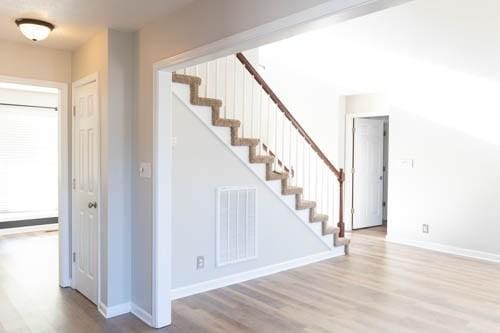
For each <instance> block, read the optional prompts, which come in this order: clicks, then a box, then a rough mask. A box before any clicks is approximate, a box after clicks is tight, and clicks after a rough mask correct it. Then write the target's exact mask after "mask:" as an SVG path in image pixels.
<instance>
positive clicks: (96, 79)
mask: <svg viewBox="0 0 500 333" xmlns="http://www.w3.org/2000/svg"><path fill="white" fill-rule="evenodd" d="M92 82H95V83H96V90H97V101H96V103H97V108H98V110H97V132H96V135H97V142H98V148H99V152H98V154H97V165H98V170H97V215H96V216H97V304H96V307H97V308H98V309H100V304H101V213H102V211H101V112H102V110H101V105H100V94H99V74H98V73H93V74H90V75H87V76H85V77H83V78H81V79H80V80H77V81H75V82H73V83H72V85H71V91H72V96H71V109H72V110H73V109H74V107H75V94H74V91H75V90H76V89H77V88H78V87H81V86H84V85H86V84H89V83H92ZM71 119H72V120H73V117H71ZM71 133H72V145H71V151H72V154H71V162H72V163H71V173H72V174H74V173H75V170H74V167H75V163H73V162H74V156H73V152H74V151H75V150H74V144H75V140H74V138H75V135H76V131H75V122H74V121H71ZM71 191H73V189H71ZM75 204H76V202H75V198H74V197H73V196H72V200H71V208H72V209H71V211H72V218H73V220H76V217H75V213H76V210H75V209H73V207H74V206H75ZM75 239H76V235H75V228H71V244H70V253H71V254H72V253H73V252H74V245H75V244H74V242H73V240H75ZM75 266H76V265H75V264H74V262H73V260H71V276H74V272H75V268H76V267H75ZM71 288H73V289H76V288H75V285H74V280H72V281H71Z"/></svg>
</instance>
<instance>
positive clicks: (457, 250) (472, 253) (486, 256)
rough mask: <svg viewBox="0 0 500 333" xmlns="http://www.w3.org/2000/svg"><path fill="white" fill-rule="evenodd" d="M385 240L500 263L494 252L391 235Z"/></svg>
mask: <svg viewBox="0 0 500 333" xmlns="http://www.w3.org/2000/svg"><path fill="white" fill-rule="evenodd" d="M385 240H386V241H387V242H391V243H396V244H402V245H408V246H414V247H418V248H422V249H426V250H431V251H437V252H443V253H448V254H453V255H457V256H461V257H467V258H473V259H479V260H485V261H491V262H496V263H500V255H498V254H494V253H489V252H482V251H477V250H470V249H464V248H461V247H456V246H451V245H444V244H439V243H434V242H427V241H417V240H408V239H401V238H397V237H391V236H389V235H387V236H386V238H385Z"/></svg>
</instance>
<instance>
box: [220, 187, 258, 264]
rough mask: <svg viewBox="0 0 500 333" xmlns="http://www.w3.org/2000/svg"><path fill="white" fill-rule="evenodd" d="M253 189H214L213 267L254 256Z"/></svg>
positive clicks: (254, 205) (254, 196) (254, 193)
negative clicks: (215, 260) (215, 251)
mask: <svg viewBox="0 0 500 333" xmlns="http://www.w3.org/2000/svg"><path fill="white" fill-rule="evenodd" d="M256 194H257V190H256V188H254V187H219V188H218V189H217V223H216V224H217V266H224V265H228V264H234V263H238V262H242V261H245V260H250V259H254V258H256V257H257V222H256Z"/></svg>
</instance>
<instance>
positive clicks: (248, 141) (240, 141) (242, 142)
mask: <svg viewBox="0 0 500 333" xmlns="http://www.w3.org/2000/svg"><path fill="white" fill-rule="evenodd" d="M259 141H260V140H259V139H253V138H237V139H236V140H235V142H234V145H235V146H256V145H258V144H259Z"/></svg>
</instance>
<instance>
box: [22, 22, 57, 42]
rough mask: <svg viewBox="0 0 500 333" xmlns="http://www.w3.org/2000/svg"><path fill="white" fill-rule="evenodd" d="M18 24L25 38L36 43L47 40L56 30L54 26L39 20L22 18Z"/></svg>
mask: <svg viewBox="0 0 500 333" xmlns="http://www.w3.org/2000/svg"><path fill="white" fill-rule="evenodd" d="M16 24H17V26H18V27H19V29H20V30H21V32H22V33H23V35H24V36H26V37H27V38H29V39H31V40H32V41H34V42H37V41H39V40H43V39H45V38H47V36H48V35H49V33H50V32H51V31H52V30H54V25H53V24H52V23H49V22H45V21H42V20H37V19H30V18H20V19H17V20H16Z"/></svg>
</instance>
